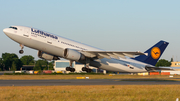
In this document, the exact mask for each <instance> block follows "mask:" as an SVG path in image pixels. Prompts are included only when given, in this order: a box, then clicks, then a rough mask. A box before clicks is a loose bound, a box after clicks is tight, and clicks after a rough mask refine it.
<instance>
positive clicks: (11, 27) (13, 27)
mask: <svg viewBox="0 0 180 101" xmlns="http://www.w3.org/2000/svg"><path fill="white" fill-rule="evenodd" d="M9 28H12V29H15V30H17V27H12V26H10V27H9Z"/></svg>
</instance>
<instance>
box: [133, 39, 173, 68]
mask: <svg viewBox="0 0 180 101" xmlns="http://www.w3.org/2000/svg"><path fill="white" fill-rule="evenodd" d="M168 44H169V43H168V42H165V41H159V42H158V43H157V44H155V45H154V46H152V47H151V48H149V49H148V50H147V51H145V52H144V53H148V55H147V56H146V55H140V56H138V57H136V58H134V59H135V60H137V61H141V62H144V63H147V64H150V65H153V66H155V65H156V63H157V61H158V60H159V58H160V57H161V55H162V54H163V52H164V50H165V49H166V47H167V46H168Z"/></svg>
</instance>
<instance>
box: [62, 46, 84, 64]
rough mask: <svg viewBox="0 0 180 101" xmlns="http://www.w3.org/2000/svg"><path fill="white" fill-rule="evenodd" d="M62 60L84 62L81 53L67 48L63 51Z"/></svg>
mask: <svg viewBox="0 0 180 101" xmlns="http://www.w3.org/2000/svg"><path fill="white" fill-rule="evenodd" d="M64 58H66V59H69V60H74V61H78V60H84V59H85V56H84V55H83V54H82V53H80V52H78V51H77V50H73V49H68V48H67V49H65V50H64Z"/></svg>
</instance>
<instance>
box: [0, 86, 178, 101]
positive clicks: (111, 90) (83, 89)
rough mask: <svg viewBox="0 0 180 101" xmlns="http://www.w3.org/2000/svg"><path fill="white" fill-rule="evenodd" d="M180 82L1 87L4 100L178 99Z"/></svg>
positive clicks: (96, 100)
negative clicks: (171, 83) (176, 83)
mask: <svg viewBox="0 0 180 101" xmlns="http://www.w3.org/2000/svg"><path fill="white" fill-rule="evenodd" d="M179 88H180V85H107V86H25V87H13V86H12V87H0V99H1V101H7V100H8V101H32V100H33V101H175V100H176V98H180V89H179Z"/></svg>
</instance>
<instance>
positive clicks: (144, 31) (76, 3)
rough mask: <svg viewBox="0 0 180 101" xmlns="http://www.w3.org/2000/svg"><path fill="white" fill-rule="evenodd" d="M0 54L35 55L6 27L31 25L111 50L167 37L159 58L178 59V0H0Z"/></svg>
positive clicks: (141, 45) (132, 47)
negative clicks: (21, 47)
mask: <svg viewBox="0 0 180 101" xmlns="http://www.w3.org/2000/svg"><path fill="white" fill-rule="evenodd" d="M0 2H1V3H0V14H1V16H0V30H1V31H0V46H1V48H0V57H1V54H2V53H5V52H8V53H15V54H17V55H18V56H19V58H20V57H21V56H23V55H32V56H33V57H35V59H36V60H37V59H39V58H38V57H37V50H34V49H30V48H28V47H25V48H24V54H23V55H20V54H19V50H20V46H19V44H18V43H16V42H14V41H13V40H11V39H10V38H8V37H7V36H6V35H5V34H4V33H3V29H4V28H7V27H9V26H11V25H21V26H29V27H34V28H38V29H41V30H43V31H47V32H50V33H53V34H56V35H59V36H63V37H66V38H69V39H72V40H75V41H79V42H82V43H85V44H88V45H90V46H94V47H98V48H100V49H104V50H108V51H141V52H144V51H146V50H147V49H148V48H150V47H151V46H153V45H154V44H156V43H157V42H158V41H160V40H164V41H167V42H169V46H168V47H167V49H166V50H165V52H164V54H163V55H162V57H161V59H166V60H170V59H171V58H172V57H173V58H174V60H175V61H180V45H179V44H180V6H179V4H180V1H179V0H0Z"/></svg>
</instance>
